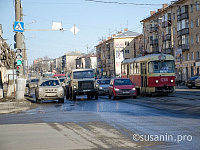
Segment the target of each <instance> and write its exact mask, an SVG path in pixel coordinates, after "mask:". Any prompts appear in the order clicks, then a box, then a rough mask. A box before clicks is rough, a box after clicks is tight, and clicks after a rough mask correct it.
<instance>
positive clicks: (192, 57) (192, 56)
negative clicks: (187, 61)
mask: <svg viewBox="0 0 200 150" xmlns="http://www.w3.org/2000/svg"><path fill="white" fill-rule="evenodd" d="M191 59H192V60H194V52H192V53H191Z"/></svg>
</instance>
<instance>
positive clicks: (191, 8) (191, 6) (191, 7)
mask: <svg viewBox="0 0 200 150" xmlns="http://www.w3.org/2000/svg"><path fill="white" fill-rule="evenodd" d="M190 12H191V13H192V12H193V5H190Z"/></svg>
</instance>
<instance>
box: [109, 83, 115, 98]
mask: <svg viewBox="0 0 200 150" xmlns="http://www.w3.org/2000/svg"><path fill="white" fill-rule="evenodd" d="M113 83H114V80H111V81H110V85H109V87H108V93H109V95H111V94H112V91H113Z"/></svg>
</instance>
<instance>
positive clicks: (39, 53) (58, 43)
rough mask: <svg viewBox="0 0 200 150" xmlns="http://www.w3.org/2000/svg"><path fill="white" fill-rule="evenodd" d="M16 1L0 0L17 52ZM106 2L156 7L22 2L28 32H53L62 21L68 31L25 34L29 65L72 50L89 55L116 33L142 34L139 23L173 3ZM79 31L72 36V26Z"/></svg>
mask: <svg viewBox="0 0 200 150" xmlns="http://www.w3.org/2000/svg"><path fill="white" fill-rule="evenodd" d="M14 1H15V0H0V14H1V15H0V24H2V28H3V38H4V39H7V43H8V44H9V45H11V48H12V49H14V46H13V45H14V34H15V33H14V32H13V22H14V21H15V7H14V5H15V4H14ZM102 1H104V2H119V3H136V4H153V5H133V4H116V3H101V2H94V1H86V0H21V3H22V7H23V21H24V24H25V27H24V28H25V29H51V28H52V22H62V27H63V28H64V29H66V31H63V32H61V31H25V32H24V35H25V42H26V48H27V57H28V64H29V65H30V64H32V63H33V60H34V59H37V58H44V57H45V56H47V57H49V58H52V59H55V58H59V57H60V56H62V55H64V54H65V53H67V52H69V51H79V52H82V53H87V52H88V51H89V52H90V51H92V50H94V49H95V46H96V45H98V44H99V42H100V39H102V38H103V39H105V38H107V37H109V36H110V35H112V34H116V32H117V31H121V30H122V31H124V29H125V28H127V27H128V30H130V31H134V32H138V33H142V25H141V23H140V21H141V20H142V19H144V18H146V17H148V16H150V11H157V9H159V8H162V4H164V3H168V4H170V0H159V1H158V0H151V1H149V0H102ZM74 24H75V26H76V27H77V28H78V29H79V30H80V31H79V32H78V33H77V34H76V35H73V33H71V31H70V29H71V28H72V27H73V25H74Z"/></svg>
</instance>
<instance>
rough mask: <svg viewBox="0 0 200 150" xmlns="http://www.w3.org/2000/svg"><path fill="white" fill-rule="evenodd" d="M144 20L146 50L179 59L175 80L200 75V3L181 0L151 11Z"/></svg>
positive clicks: (192, 0)
mask: <svg viewBox="0 0 200 150" xmlns="http://www.w3.org/2000/svg"><path fill="white" fill-rule="evenodd" d="M150 14H151V16H149V17H147V18H145V19H143V20H142V21H141V22H142V23H143V30H144V31H143V32H144V49H145V53H147V54H148V53H150V54H151V53H161V52H162V53H166V54H171V55H174V56H175V58H176V66H175V68H176V77H177V78H176V79H177V80H180V81H185V80H187V79H188V78H190V77H191V76H194V75H199V68H200V58H199V52H200V41H199V36H200V27H199V18H200V2H199V1H198V0H178V1H173V2H172V3H171V5H169V6H168V5H167V4H163V7H162V8H161V9H158V10H157V11H151V12H150Z"/></svg>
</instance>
